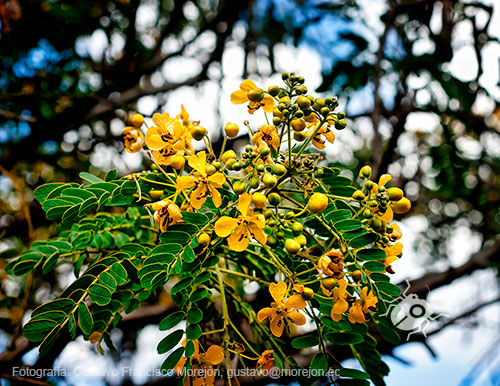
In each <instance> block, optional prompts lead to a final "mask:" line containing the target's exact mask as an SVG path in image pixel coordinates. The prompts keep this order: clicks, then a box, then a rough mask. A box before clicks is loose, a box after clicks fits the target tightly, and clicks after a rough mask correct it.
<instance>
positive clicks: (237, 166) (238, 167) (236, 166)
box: [233, 161, 245, 171]
mask: <svg viewBox="0 0 500 386" xmlns="http://www.w3.org/2000/svg"><path fill="white" fill-rule="evenodd" d="M244 166H245V164H244V163H243V162H241V161H238V162H236V163H235V164H234V165H233V170H236V171H238V170H241V169H243V167H244Z"/></svg>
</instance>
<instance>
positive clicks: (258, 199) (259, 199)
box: [252, 192, 267, 209]
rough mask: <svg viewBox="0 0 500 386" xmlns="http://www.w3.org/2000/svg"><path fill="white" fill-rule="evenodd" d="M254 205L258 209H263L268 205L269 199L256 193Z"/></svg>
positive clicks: (253, 197)
mask: <svg viewBox="0 0 500 386" xmlns="http://www.w3.org/2000/svg"><path fill="white" fill-rule="evenodd" d="M252 203H253V206H255V207H256V208H257V209H262V208H264V207H265V206H266V204H267V198H266V196H264V195H263V194H262V193H258V192H257V193H254V194H252Z"/></svg>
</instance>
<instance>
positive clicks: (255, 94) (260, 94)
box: [247, 88, 264, 102]
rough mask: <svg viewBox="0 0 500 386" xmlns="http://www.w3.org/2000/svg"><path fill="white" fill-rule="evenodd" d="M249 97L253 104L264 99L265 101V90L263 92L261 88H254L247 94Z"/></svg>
mask: <svg viewBox="0 0 500 386" xmlns="http://www.w3.org/2000/svg"><path fill="white" fill-rule="evenodd" d="M247 97H248V99H250V100H251V101H252V102H260V101H261V100H262V99H264V90H262V89H261V88H254V89H253V90H250V91H249V92H248V93H247Z"/></svg>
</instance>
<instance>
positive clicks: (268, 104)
mask: <svg viewBox="0 0 500 386" xmlns="http://www.w3.org/2000/svg"><path fill="white" fill-rule="evenodd" d="M262 108H263V109H264V111H265V112H266V113H272V112H273V110H274V99H273V97H272V96H271V95H267V94H266V95H265V96H264V99H262Z"/></svg>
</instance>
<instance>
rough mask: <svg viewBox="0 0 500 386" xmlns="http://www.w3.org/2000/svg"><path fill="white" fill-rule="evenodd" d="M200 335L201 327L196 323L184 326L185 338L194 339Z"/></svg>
mask: <svg viewBox="0 0 500 386" xmlns="http://www.w3.org/2000/svg"><path fill="white" fill-rule="evenodd" d="M200 336H201V327H200V326H198V325H197V324H190V325H189V326H188V327H187V328H186V338H188V339H190V340H196V339H198V338H199V337H200Z"/></svg>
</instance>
